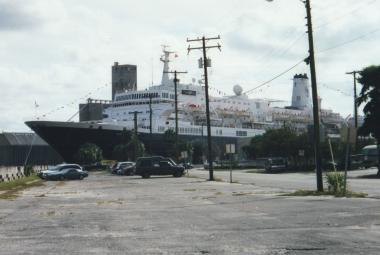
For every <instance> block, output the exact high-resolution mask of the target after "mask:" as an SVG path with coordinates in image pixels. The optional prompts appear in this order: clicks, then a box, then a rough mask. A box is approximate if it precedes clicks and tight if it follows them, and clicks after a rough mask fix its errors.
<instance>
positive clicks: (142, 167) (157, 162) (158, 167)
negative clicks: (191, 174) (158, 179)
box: [136, 156, 185, 178]
mask: <svg viewBox="0 0 380 255" xmlns="http://www.w3.org/2000/svg"><path fill="white" fill-rule="evenodd" d="M184 171H185V168H184V167H183V166H179V165H177V164H176V163H175V162H174V161H173V160H172V159H170V158H164V157H161V156H153V157H141V158H138V159H137V161H136V174H137V175H140V176H142V177H143V178H149V177H150V176H151V175H173V176H174V177H181V176H182V175H183V172H184Z"/></svg>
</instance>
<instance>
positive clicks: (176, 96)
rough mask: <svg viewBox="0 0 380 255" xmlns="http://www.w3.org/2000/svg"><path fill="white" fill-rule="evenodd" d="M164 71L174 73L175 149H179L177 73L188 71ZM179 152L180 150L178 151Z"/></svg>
mask: <svg viewBox="0 0 380 255" xmlns="http://www.w3.org/2000/svg"><path fill="white" fill-rule="evenodd" d="M164 73H173V74H174V111H175V149H176V151H177V150H178V93H177V85H178V83H179V79H178V78H177V74H182V73H187V72H179V71H177V70H175V71H168V72H164ZM177 154H178V151H177ZM177 160H178V157H177Z"/></svg>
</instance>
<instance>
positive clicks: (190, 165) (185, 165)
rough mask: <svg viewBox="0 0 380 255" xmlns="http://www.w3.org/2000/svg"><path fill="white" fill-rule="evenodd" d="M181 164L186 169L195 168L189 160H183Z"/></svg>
mask: <svg viewBox="0 0 380 255" xmlns="http://www.w3.org/2000/svg"><path fill="white" fill-rule="evenodd" d="M180 165H181V166H183V167H184V168H185V169H192V168H193V165H192V164H190V163H189V162H183V163H181V164H180Z"/></svg>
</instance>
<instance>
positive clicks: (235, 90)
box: [233, 84, 243, 96]
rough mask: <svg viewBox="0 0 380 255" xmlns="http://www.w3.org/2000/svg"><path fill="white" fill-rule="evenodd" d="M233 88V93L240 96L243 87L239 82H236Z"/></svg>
mask: <svg viewBox="0 0 380 255" xmlns="http://www.w3.org/2000/svg"><path fill="white" fill-rule="evenodd" d="M233 90H234V93H235V95H237V96H241V94H242V93H243V88H242V87H241V86H240V85H239V84H236V85H235V86H234V88H233Z"/></svg>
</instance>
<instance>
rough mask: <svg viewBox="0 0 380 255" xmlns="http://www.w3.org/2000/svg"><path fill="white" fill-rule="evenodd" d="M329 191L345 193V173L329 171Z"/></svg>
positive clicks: (327, 179)
mask: <svg viewBox="0 0 380 255" xmlns="http://www.w3.org/2000/svg"><path fill="white" fill-rule="evenodd" d="M326 181H327V184H328V190H329V192H332V193H334V194H335V195H337V194H343V193H344V174H343V173H340V172H329V173H327V174H326Z"/></svg>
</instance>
